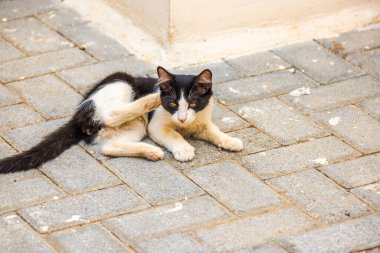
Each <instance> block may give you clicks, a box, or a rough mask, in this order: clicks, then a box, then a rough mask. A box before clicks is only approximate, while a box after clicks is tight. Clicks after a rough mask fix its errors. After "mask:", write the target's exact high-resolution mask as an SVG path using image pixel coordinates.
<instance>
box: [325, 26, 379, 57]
mask: <svg viewBox="0 0 380 253" xmlns="http://www.w3.org/2000/svg"><path fill="white" fill-rule="evenodd" d="M319 41H320V42H321V43H322V44H323V45H324V46H325V47H326V48H328V49H329V50H330V51H332V52H333V53H336V54H339V55H341V56H343V57H344V56H347V55H348V54H351V53H354V52H358V51H366V50H369V49H372V48H377V47H380V29H371V30H367V31H351V32H346V33H342V34H339V36H338V37H335V38H328V39H322V40H319Z"/></svg>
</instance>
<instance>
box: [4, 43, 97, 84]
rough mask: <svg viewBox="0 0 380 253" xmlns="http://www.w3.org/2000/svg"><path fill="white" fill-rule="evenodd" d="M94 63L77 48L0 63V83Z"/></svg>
mask: <svg viewBox="0 0 380 253" xmlns="http://www.w3.org/2000/svg"><path fill="white" fill-rule="evenodd" d="M94 61H95V60H94V59H92V58H91V57H90V56H89V55H87V54H86V53H84V52H83V51H81V50H79V49H78V48H71V49H65V50H61V51H55V52H49V53H44V54H39V55H34V56H30V57H27V58H23V59H19V60H13V61H8V62H3V63H0V81H1V82H10V81H16V80H20V79H24V78H27V77H32V76H37V75H43V74H47V73H51V72H54V71H58V70H61V69H65V68H69V67H74V66H76V65H83V64H86V63H92V62H94Z"/></svg>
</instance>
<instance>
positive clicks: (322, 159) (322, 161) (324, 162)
mask: <svg viewBox="0 0 380 253" xmlns="http://www.w3.org/2000/svg"><path fill="white" fill-rule="evenodd" d="M313 162H315V163H317V164H321V165H328V164H329V162H328V161H327V159H326V157H321V158H317V159H315V160H313Z"/></svg>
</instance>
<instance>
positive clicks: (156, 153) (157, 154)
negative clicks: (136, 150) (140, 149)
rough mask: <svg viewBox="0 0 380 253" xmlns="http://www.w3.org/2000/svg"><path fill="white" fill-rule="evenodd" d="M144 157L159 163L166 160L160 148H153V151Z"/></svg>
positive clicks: (147, 152)
mask: <svg viewBox="0 0 380 253" xmlns="http://www.w3.org/2000/svg"><path fill="white" fill-rule="evenodd" d="M144 155H145V157H146V158H147V159H149V160H151V161H158V160H161V159H163V158H164V151H162V149H160V148H157V147H152V148H151V149H149V150H147V151H146V152H144Z"/></svg>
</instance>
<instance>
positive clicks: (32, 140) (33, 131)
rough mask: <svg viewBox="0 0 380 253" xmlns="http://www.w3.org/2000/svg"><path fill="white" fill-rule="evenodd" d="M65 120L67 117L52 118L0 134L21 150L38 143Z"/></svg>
mask: <svg viewBox="0 0 380 253" xmlns="http://www.w3.org/2000/svg"><path fill="white" fill-rule="evenodd" d="M66 121H67V119H59V120H52V121H48V122H45V123H41V124H36V125H30V126H26V127H22V128H15V129H11V130H8V131H4V132H3V133H1V134H2V136H3V137H4V138H5V139H6V140H7V141H9V142H10V143H11V144H12V145H13V146H14V147H15V148H16V149H18V150H19V151H22V150H27V149H29V148H31V147H33V146H35V145H36V144H38V142H40V141H41V140H42V138H43V137H45V136H46V135H48V134H49V133H52V132H53V131H55V130H56V129H57V128H58V127H60V126H62V125H63V124H64V123H65V122H66Z"/></svg>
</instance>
